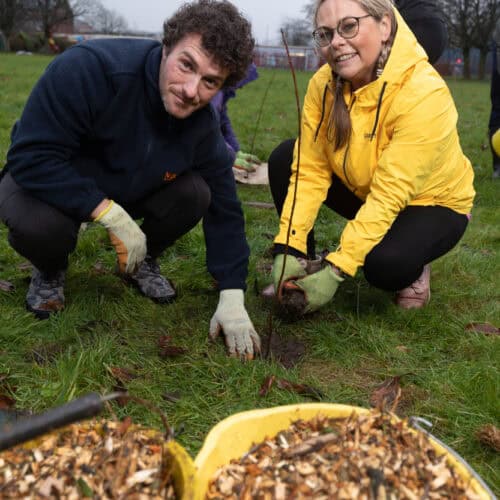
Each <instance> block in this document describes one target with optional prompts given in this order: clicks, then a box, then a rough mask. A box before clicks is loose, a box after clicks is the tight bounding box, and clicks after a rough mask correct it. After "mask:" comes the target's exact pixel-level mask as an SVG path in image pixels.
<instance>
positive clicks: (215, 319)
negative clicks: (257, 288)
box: [209, 289, 260, 359]
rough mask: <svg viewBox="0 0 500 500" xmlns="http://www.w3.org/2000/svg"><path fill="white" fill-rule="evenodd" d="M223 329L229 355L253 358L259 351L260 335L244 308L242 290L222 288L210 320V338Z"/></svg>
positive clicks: (214, 337) (212, 338)
mask: <svg viewBox="0 0 500 500" xmlns="http://www.w3.org/2000/svg"><path fill="white" fill-rule="evenodd" d="M221 331H223V332H224V335H225V341H226V346H227V349H228V351H229V355H230V356H233V357H236V356H240V357H246V359H253V357H254V355H255V354H258V353H259V352H260V337H259V335H258V334H257V332H256V331H255V328H254V326H253V324H252V321H251V320H250V318H249V316H248V313H247V311H246V309H245V304H244V295H243V290H239V289H233V290H222V291H221V292H220V295H219V304H218V305H217V309H216V311H215V314H214V315H213V316H212V319H211V320H210V333H209V337H210V339H211V340H215V339H216V338H217V336H218V335H219V333H220V332H221Z"/></svg>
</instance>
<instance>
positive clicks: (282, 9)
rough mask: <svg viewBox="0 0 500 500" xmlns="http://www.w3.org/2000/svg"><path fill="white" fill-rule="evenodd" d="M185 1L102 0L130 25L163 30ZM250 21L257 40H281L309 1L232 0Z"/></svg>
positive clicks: (301, 16) (147, 29) (157, 30)
mask: <svg viewBox="0 0 500 500" xmlns="http://www.w3.org/2000/svg"><path fill="white" fill-rule="evenodd" d="M185 1H186V0H101V2H102V4H103V5H104V6H105V7H106V8H107V9H109V10H114V11H116V12H118V13H120V14H121V15H122V16H123V17H125V19H126V20H127V22H128V24H129V26H130V28H132V29H134V30H145V31H152V32H161V31H162V27H163V20H164V19H165V18H166V17H169V16H171V15H172V14H173V13H174V12H175V11H176V10H177V9H178V8H179V7H180V6H181V5H182V4H184V3H185ZM232 1H233V3H234V4H235V5H236V6H237V7H238V8H239V9H240V10H241V11H242V12H243V14H245V16H246V17H247V18H248V19H249V20H250V21H251V23H252V28H253V32H254V36H255V38H256V40H257V42H258V43H260V44H265V43H268V42H274V41H277V40H279V39H280V35H279V29H280V26H281V24H282V23H283V21H284V20H286V19H287V18H297V17H299V18H304V13H303V12H302V8H303V6H304V5H306V4H307V3H308V2H307V0H232Z"/></svg>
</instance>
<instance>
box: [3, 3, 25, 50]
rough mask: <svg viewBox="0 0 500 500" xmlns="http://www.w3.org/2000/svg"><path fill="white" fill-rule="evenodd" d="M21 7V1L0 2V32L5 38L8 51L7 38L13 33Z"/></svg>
mask: <svg viewBox="0 0 500 500" xmlns="http://www.w3.org/2000/svg"><path fill="white" fill-rule="evenodd" d="M21 7H22V2H21V0H0V31H1V32H2V33H3V34H4V36H5V43H6V44H7V46H6V49H7V50H8V49H9V37H10V35H11V34H12V33H13V31H14V28H15V25H16V20H17V18H18V17H19V14H20V12H21Z"/></svg>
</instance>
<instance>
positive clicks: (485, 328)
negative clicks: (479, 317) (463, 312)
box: [465, 322, 500, 335]
mask: <svg viewBox="0 0 500 500" xmlns="http://www.w3.org/2000/svg"><path fill="white" fill-rule="evenodd" d="M465 329H466V330H467V331H469V332H477V333H484V334H485V335H500V328H497V327H496V326H493V325H492V324H491V323H476V322H472V323H469V324H468V325H467V326H466V327H465Z"/></svg>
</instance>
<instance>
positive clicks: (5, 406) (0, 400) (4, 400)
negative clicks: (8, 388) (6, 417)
mask: <svg viewBox="0 0 500 500" xmlns="http://www.w3.org/2000/svg"><path fill="white" fill-rule="evenodd" d="M15 404H16V400H15V399H14V398H11V397H10V396H7V394H0V410H10V409H11V408H13V407H14V405H15Z"/></svg>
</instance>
